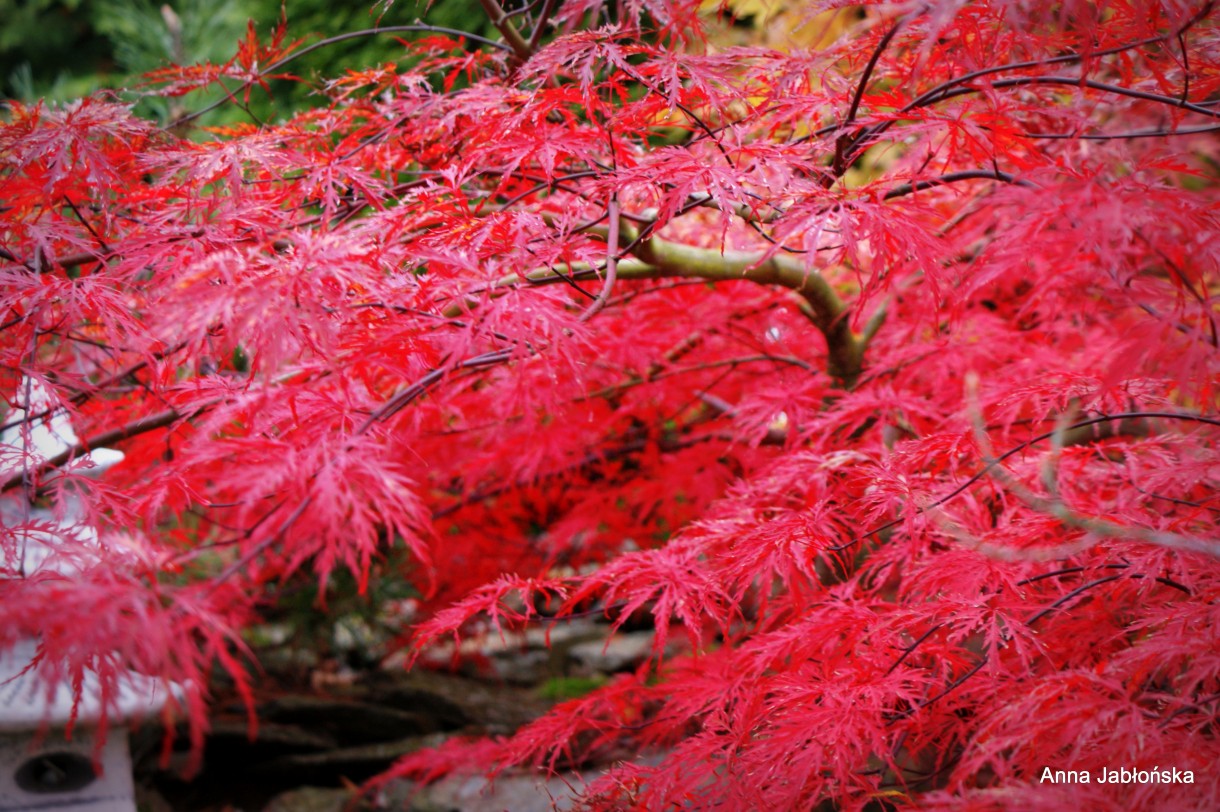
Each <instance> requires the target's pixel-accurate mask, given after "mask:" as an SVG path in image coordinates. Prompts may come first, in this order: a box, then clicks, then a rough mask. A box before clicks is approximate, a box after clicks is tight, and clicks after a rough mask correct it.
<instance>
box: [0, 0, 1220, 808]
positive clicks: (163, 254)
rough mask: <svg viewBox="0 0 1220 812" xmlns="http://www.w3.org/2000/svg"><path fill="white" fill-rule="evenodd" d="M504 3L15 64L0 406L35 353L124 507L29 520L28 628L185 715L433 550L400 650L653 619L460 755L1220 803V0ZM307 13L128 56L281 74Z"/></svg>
mask: <svg viewBox="0 0 1220 812" xmlns="http://www.w3.org/2000/svg"><path fill="white" fill-rule="evenodd" d="M484 5H485V6H486V7H487V8H488V9H489V11H490V12H491V14H492V16H493V18H495V19H497V20H498V21H499V28H500V29H501V32H502V34H503V39H502V41H501V42H499V43H490V42H480V41H478V40H477V39H475V38H469V39H464V40H459V39H455V38H451V37H450V36H441V35H434V36H431V37H429V38H426V39H422V40H417V41H415V42H414V43H412V44H410V45H408V46H406V47H407V50H408V52H409V58H408V59H405V60H404V61H403V62H402V63H401V64H398V65H394V64H387V65H384V66H381V67H377V68H373V69H367V70H359V71H352V72H350V73H349V74H348V75H346V76H343V77H338V78H335V79H334V80H333V81H332V82H330V83H329V84H327V85H325V88H324V90H325V92H324V94H322V95H319V96H318V97H317V98H318V100H317V105H316V107H315V108H314V109H311V110H308V111H306V112H303V113H301V114H299V115H296V116H294V117H292V118H290V119H288V120H285V121H279V122H269V123H261V124H258V125H257V126H256V125H254V124H251V125H247V126H237V127H232V128H228V129H224V130H216V131H213V132H211V133H201V132H198V131H195V132H193V133H192V132H191V125H190V122H189V121H187V122H178V123H177V124H176V126H174V127H171V128H168V129H166V128H161V127H158V126H155V125H154V124H152V123H150V122H148V121H145V120H141V119H139V118H137V117H134V116H133V115H132V113H131V110H130V109H129V107H127V106H125V105H123V104H120V103H117V102H115V101H113V100H112V99H109V98H103V97H95V98H90V99H85V100H82V101H80V102H77V103H73V104H69V105H61V106H55V105H50V104H39V105H33V106H26V105H21V104H16V103H11V104H10V107H9V111H8V113H7V114H6V115H5V117H4V119H3V123H2V124H0V189H2V190H3V191H2V193H0V201H2V202H0V258H2V260H0V261H2V262H3V266H2V268H0V331H2V332H0V357H2V359H3V368H2V371H0V376H2V377H0V394H2V396H3V397H4V399H5V401H6V402H7V403H8V404H9V407H10V411H9V418H8V419H7V423H6V428H10V429H11V428H14V427H15V426H20V427H21V432H22V433H24V434H25V435H26V436H29V434H30V431H31V430H33V429H34V428H36V427H37V426H39V425H41V424H42V423H44V422H45V421H46V420H47V418H48V415H47V410H46V409H43V410H41V411H39V410H34V411H33V413H30V414H24V416H21V414H20V413H17V412H15V411H13V408H14V407H19V406H20V405H21V404H23V403H25V402H26V401H25V399H24V398H25V397H26V395H27V394H28V393H29V392H30V391H31V389H32V388H33V384H34V383H36V384H38V385H40V386H41V387H44V388H45V389H46V391H48V392H50V393H51V396H52V398H53V402H54V403H56V404H58V405H60V406H62V407H63V408H64V409H66V410H67V412H68V413H69V414H70V415H71V418H72V420H73V423H74V425H75V428H76V432H77V434H78V435H79V436H80V438H82V440H81V442H80V444H78V446H77V447H75V448H73V449H71V450H70V451H69V452H67V453H65V454H63V455H60V456H59V457H54V458H51V459H44V458H40V457H37V456H33V455H29V454H26V453H24V452H23V451H22V446H21V444H18V445H15V446H14V445H10V446H8V447H6V448H5V449H4V450H3V451H2V452H0V453H2V454H3V462H4V467H5V468H6V469H7V470H8V471H9V474H8V475H7V478H6V481H5V482H4V483H3V487H4V490H5V498H6V499H7V500H8V504H9V505H10V507H11V506H12V505H19V504H22V503H25V504H29V503H36V504H38V505H41V506H43V507H49V508H50V509H52V510H61V511H62V510H63V509H64V505H65V503H66V502H68V501H70V500H69V497H68V494H69V493H70V492H73V491H74V492H76V494H77V496H76V497H74V498H75V499H76V500H78V501H79V502H80V503H81V508H80V509H83V510H84V511H85V513H86V515H87V516H88V518H89V521H90V522H91V523H92V524H93V525H94V526H96V527H97V528H98V532H99V534H100V538H99V540H98V541H97V542H96V544H94V543H92V542H89V541H88V539H87V534H73V533H68V534H67V536H66V537H65V538H64V539H63V540H62V541H61V542H57V546H58V551H57V553H56V555H57V556H58V557H59V558H60V559H64V560H67V559H70V560H72V561H74V562H75V564H74V565H73V566H72V567H64V566H59V567H52V566H47V567H43V568H39V569H34V570H33V571H30V570H29V569H28V568H23V567H22V566H20V562H19V557H18V555H17V549H18V547H19V546H20V545H21V544H22V540H23V538H24V537H25V536H26V535H28V534H29V533H30V532H32V531H35V530H39V529H42V530H46V529H48V524H47V521H46V520H45V519H33V518H31V519H30V520H28V521H22V520H9V521H8V522H7V526H6V527H5V528H4V530H3V534H2V536H0V539H2V543H3V546H4V552H5V556H4V558H5V562H6V564H5V573H4V581H3V584H2V589H3V593H2V598H0V600H2V603H0V643H5V644H11V643H12V642H13V641H14V640H15V639H16V638H18V637H20V636H28V635H40V637H41V642H42V646H43V648H42V651H43V652H44V654H45V659H44V660H43V662H42V663H41V665H40V667H41V668H42V669H43V670H44V672H45V673H47V674H50V675H56V674H58V675H64V676H67V677H70V676H71V675H72V674H74V673H78V672H79V670H80V669H82V668H90V669H97V670H99V671H101V672H102V674H103V676H104V677H108V678H112V677H114V675H115V674H117V673H118V669H121V668H134V669H138V670H140V671H143V672H146V673H150V674H154V675H159V676H161V677H164V678H166V679H173V680H177V681H179V682H186V683H189V685H190V686H191V688H192V689H193V693H191V694H190V696H189V697H188V699H189V701H188V703H187V704H188V707H187V708H186V710H187V711H188V712H189V714H190V716H191V718H192V719H193V720H194V722H195V725H196V731H197V732H198V730H199V727H200V725H202V724H203V720H204V717H205V715H206V705H205V699H206V697H205V693H204V692H205V690H206V685H207V678H206V675H207V674H208V673H209V671H210V669H211V668H212V666H213V665H214V664H216V663H217V662H219V663H220V664H221V665H223V666H224V667H226V668H228V669H229V670H230V671H232V672H233V673H234V674H235V675H237V676H238V677H241V675H242V671H243V665H242V664H241V658H242V656H243V655H242V653H241V650H240V643H239V641H240V637H239V633H240V632H241V630H242V629H243V628H244V627H246V626H248V625H249V624H251V623H253V622H256V621H257V619H258V617H259V615H260V612H261V611H262V610H264V609H265V608H266V606H267V604H268V603H270V602H273V601H274V599H275V595H276V588H275V587H276V585H277V584H279V583H282V581H283V579H285V578H286V577H288V576H289V575H290V574H292V573H294V572H296V573H301V572H309V573H314V574H316V577H317V578H319V579H321V581H323V582H325V581H326V579H327V577H328V575H329V574H331V573H332V572H334V571H335V569H336V568H346V569H349V570H351V571H352V572H354V573H355V574H357V576H358V578H359V579H364V578H365V577H367V574H368V572H369V571H370V568H371V567H372V568H374V569H376V568H382V569H384V568H385V567H387V566H388V563H387V562H388V561H389V560H399V559H405V560H406V562H407V563H406V564H405V565H403V566H402V568H401V571H400V572H397V573H393V574H392V577H396V578H400V579H405V580H406V581H408V582H410V583H411V584H414V585H415V586H416V587H417V588H418V590H419V592H420V594H421V595H422V596H423V597H422V600H421V612H422V615H421V619H420V624H419V625H417V626H416V627H415V628H413V629H404V642H405V641H407V640H409V641H410V643H409V645H410V646H412V647H413V648H414V649H415V650H418V647H421V646H425V645H428V644H429V643H431V642H434V641H437V640H446V639H450V637H451V636H452V635H458V636H462V637H465V636H467V635H470V634H477V633H480V631H483V632H485V631H487V630H488V629H492V628H494V627H495V626H496V625H497V624H498V625H500V626H502V627H506V628H507V627H520V626H524V625H528V624H530V623H533V622H535V621H536V619H537V615H538V614H539V613H546V614H552V615H553V614H556V613H558V614H559V615H564V614H570V613H572V612H577V611H579V612H587V611H590V610H593V611H599V612H600V611H604V612H605V613H606V614H607V615H608V616H609V617H610V618H612V619H613V620H614V621H615V622H616V623H617V622H624V621H626V620H627V619H628V618H632V622H633V623H640V622H642V619H651V621H652V622H654V623H655V626H656V628H657V630H658V636H657V651H656V657H655V659H654V660H653V661H651V662H650V663H649V664H648V665H647V666H645V667H643V668H642V669H641V670H640V671H639V672H638V673H636V674H634V675H624V676H622V677H620V678H619V679H618V680H616V681H614V682H612V683H610V684H609V685H608V686H606V687H604V688H603V689H601V690H599V691H596V692H595V693H593V694H591V695H589V696H588V697H586V698H583V699H580V700H577V701H574V702H571V703H568V704H565V705H561V706H559V707H558V708H557V709H556V710H555V711H554V712H553V713H552V714H551V715H549V716H547V717H544V718H543V719H541V720H539V721H538V722H536V723H535V724H533V725H531V726H529V727H527V728H525V729H523V730H522V731H520V732H519V733H518V734H517V735H516V736H515V737H513V738H511V739H509V740H506V741H500V742H491V743H484V744H481V745H471V747H470V749H469V751H468V753H467V755H470V754H474V755H476V756H478V757H479V758H481V759H485V760H487V759H490V762H491V763H493V764H496V765H504V764H509V763H541V764H543V765H546V766H554V767H561V766H563V765H565V764H572V763H581V762H601V763H606V762H612V761H614V760H615V759H620V760H621V759H626V760H623V761H620V762H619V763H618V765H617V766H616V767H614V768H613V769H612V770H610V771H609V772H608V773H606V775H605V777H604V778H603V779H601V780H600V781H599V782H598V783H596V784H595V785H593V786H591V787H589V788H588V799H589V803H590V804H591V805H592V806H593V807H594V808H604V809H623V808H640V809H663V808H669V807H670V806H671V805H677V806H682V807H683V808H717V809H777V810H779V809H810V808H812V807H815V806H816V808H818V809H831V808H843V809H861V808H865V807H866V806H867V805H868V804H869V803H870V801H874V802H875V801H876V800H877V799H884V802H885V803H887V804H892V805H895V806H904V805H907V804H910V803H918V804H919V806H920V808H925V809H932V808H962V809H966V808H969V809H981V808H1022V809H1029V808H1035V807H1036V808H1046V809H1060V808H1062V809H1072V810H1075V809H1081V808H1105V807H1111V808H1112V807H1114V806H1115V805H1121V806H1125V807H1130V808H1135V807H1141V808H1149V809H1151V808H1167V806H1166V805H1168V806H1172V807H1173V808H1178V809H1188V808H1189V809H1200V810H1212V809H1215V808H1216V807H1217V805H1218V804H1220V770H1217V769H1216V767H1215V765H1216V763H1217V761H1218V760H1220V742H1218V741H1217V735H1218V734H1217V730H1218V728H1217V708H1218V705H1220V646H1218V642H1220V566H1218V562H1217V556H1218V555H1220V543H1218V542H1217V541H1216V525H1217V521H1216V520H1217V515H1218V512H1220V497H1218V496H1217V490H1216V485H1217V481H1218V480H1220V458H1218V457H1217V454H1216V450H1215V443H1216V440H1217V426H1220V417H1217V411H1216V406H1217V391H1216V388H1215V385H1214V384H1215V375H1216V369H1217V326H1216V319H1217V312H1216V296H1217V291H1218V287H1217V285H1218V284H1220V280H1218V277H1217V271H1218V270H1220V211H1218V209H1217V193H1216V190H1217V185H1216V182H1215V176H1216V168H1217V160H1218V157H1220V150H1217V142H1216V140H1214V139H1215V133H1216V131H1217V130H1218V129H1220V121H1218V120H1220V35H1218V32H1217V28H1216V25H1215V22H1214V19H1215V17H1216V16H1217V12H1215V11H1214V10H1213V8H1212V4H1211V3H1201V2H1194V1H1191V2H1187V1H1183V2H1178V1H1177V0H1175V1H1174V2H1164V3H1154V2H1141V1H1140V0H1126V1H1124V0H1115V1H1114V2H1108V3H1100V4H1097V3H1086V2H1077V1H1076V0H1069V1H1068V2H1055V3H1052V2H1046V1H1045V0H1028V1H1027V2H1020V3H1007V2H998V0H997V2H991V3H973V4H962V3H958V2H945V1H942V0H937V1H936V2H930V3H924V4H920V3H900V4H896V5H880V6H872V5H870V6H867V7H864V8H863V9H850V10H842V11H837V12H827V11H826V10H827V9H828V8H829V9H833V8H834V7H838V6H839V5H840V4H839V3H833V2H831V3H816V2H815V3H810V4H808V7H807V8H803V7H793V6H792V4H789V5H788V6H787V7H784V16H783V17H782V18H781V19H782V22H783V26H785V27H786V28H787V29H790V30H791V31H793V32H795V34H794V37H793V40H792V42H790V43H788V44H786V45H785V44H783V43H781V42H778V41H776V42H773V43H771V46H773V47H763V46H761V45H756V44H746V45H734V44H732V43H733V41H734V40H733V39H732V38H731V37H730V36H729V35H728V34H727V33H726V31H729V28H728V26H727V15H728V13H729V10H728V8H727V7H726V8H725V9H719V10H717V9H716V8H715V7H714V4H700V3H697V2H686V1H680V0H627V2H622V3H619V4H612V6H614V8H608V7H607V8H604V7H603V4H601V3H600V2H591V0H573V1H572V2H563V3H555V2H551V0H547V2H545V3H543V4H542V6H541V8H537V4H535V7H533V9H532V11H531V12H530V14H518V15H512V16H508V17H507V18H504V17H503V15H501V14H500V13H499V12H502V11H504V10H503V9H501V8H500V7H499V6H498V5H497V3H495V2H494V0H485V2H484ZM729 5H732V4H729ZM703 6H707V7H706V8H704V7H703ZM822 12H826V13H822ZM531 15H533V16H531ZM539 15H541V16H542V17H543V18H544V19H543V21H539V20H538V19H537V17H538V16H539ZM732 30H733V31H738V32H740V31H741V29H740V28H735V29H732ZM770 30H771V31H772V33H773V34H774V33H775V32H774V27H772V29H770ZM740 39H741V38H739V40H740ZM744 39H745V40H746V41H750V42H753V40H752V39H751V38H750V37H748V36H747V37H745V38H744ZM293 47H294V46H293V45H290V44H289V41H288V39H286V38H284V37H283V33H282V32H279V33H278V34H277V35H276V36H275V37H274V38H273V39H272V40H270V41H269V42H260V41H259V40H258V39H257V38H256V37H254V36H253V34H252V35H251V38H250V40H249V41H247V42H246V43H244V44H243V45H242V47H241V50H240V52H239V54H238V56H237V57H235V58H234V60H233V61H232V62H230V63H228V64H226V65H205V66H196V67H192V68H172V69H168V70H165V71H160V72H158V73H157V74H155V75H154V76H152V77H150V85H148V86H146V87H145V88H144V92H158V93H163V94H167V95H181V94H185V93H188V92H189V91H191V89H192V88H194V87H197V86H205V85H208V84H214V83H216V82H223V83H226V86H227V87H228V88H229V89H230V91H231V96H230V102H231V103H233V104H239V105H240V104H244V103H245V102H244V99H246V98H249V97H250V95H251V91H252V92H253V94H258V93H261V92H263V91H262V90H260V89H259V85H263V86H264V87H266V86H268V85H266V84H265V80H266V79H267V78H268V77H270V76H272V75H280V74H284V73H286V72H287V71H288V70H289V67H290V66H289V65H288V63H287V61H286V60H285V57H286V56H288V55H289V54H290V53H291V51H292V48H293ZM189 98H190V97H189V96H188V97H187V100H188V101H189ZM186 134H191V135H193V137H194V140H186V139H185V138H184V137H183V136H184V135H186ZM14 415H18V416H17V417H16V418H14ZM99 446H109V447H114V448H117V449H120V450H122V451H123V452H125V453H126V455H127V456H126V459H125V460H124V462H123V463H122V464H120V465H118V466H117V467H115V468H112V469H110V470H108V471H106V472H105V474H104V475H103V476H101V477H100V478H98V479H97V480H88V479H85V478H84V476H83V475H84V473H85V472H84V471H83V470H82V466H81V464H80V463H79V462H78V460H79V457H80V456H81V455H82V454H83V453H84V452H85V451H86V450H88V449H89V448H91V447H99ZM14 471H16V473H14ZM10 513H13V510H10ZM21 513H22V511H16V513H13V515H20V514H21ZM394 547H399V548H402V549H406V550H407V551H409V555H407V556H399V557H398V558H397V559H386V558H385V556H386V553H387V551H388V550H390V549H392V548H394ZM86 548H88V549H86ZM54 560H55V557H53V559H52V561H54ZM382 575H383V577H386V576H387V573H384V572H383V573H382ZM671 641H672V642H679V641H685V642H684V643H683V645H684V646H685V649H686V650H687V652H688V653H678V654H674V653H672V652H668V653H667V652H666V646H667V645H668V643H669V642H671ZM680 648H681V647H680ZM641 751H643V752H648V753H651V754H653V757H652V758H651V760H650V761H648V762H646V764H648V765H650V766H644V764H645V763H644V762H641V763H635V762H632V761H631V760H630V755H631V754H633V753H635V752H641ZM461 758H462V752H461V748H460V747H458V748H454V747H451V748H449V749H448V750H446V751H443V752H441V753H438V754H429V755H424V756H417V757H414V758H412V759H409V760H408V761H407V762H404V763H403V764H402V765H400V768H399V772H400V773H403V774H418V773H420V772H421V771H433V770H434V769H435V768H437V766H438V765H442V766H443V764H444V763H448V762H447V761H446V760H447V759H448V760H449V761H452V762H456V761H460V760H461ZM1048 766H1049V767H1051V768H1053V769H1076V770H1090V771H1094V775H1095V776H1096V775H1098V774H1099V773H1098V772H1097V771H1099V770H1101V769H1102V768H1114V769H1117V768H1120V767H1126V768H1128V769H1142V770H1149V769H1153V768H1158V769H1161V770H1167V769H1170V768H1175V767H1176V768H1178V769H1179V770H1192V771H1193V778H1194V783H1193V784H1189V785H1173V786H1168V785H1159V784H1130V785H1119V786H1114V785H1113V784H1107V785H1101V784H1097V783H1093V784H1083V785H1063V784H1053V783H1050V782H1043V781H1041V780H1040V776H1041V775H1042V771H1043V768H1044V767H1048ZM1095 780H1096V779H1095ZM1090 805H1091V806H1090ZM868 808H880V807H877V806H871V807H868Z"/></svg>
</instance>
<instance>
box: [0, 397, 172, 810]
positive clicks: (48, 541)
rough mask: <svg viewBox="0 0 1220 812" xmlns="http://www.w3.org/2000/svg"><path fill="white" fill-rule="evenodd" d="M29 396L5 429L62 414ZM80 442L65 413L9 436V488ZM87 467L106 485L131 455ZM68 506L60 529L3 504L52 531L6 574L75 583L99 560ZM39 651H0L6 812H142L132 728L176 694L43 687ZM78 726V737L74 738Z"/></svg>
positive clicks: (126, 679)
mask: <svg viewBox="0 0 1220 812" xmlns="http://www.w3.org/2000/svg"><path fill="white" fill-rule="evenodd" d="M27 393H28V401H27V402H25V403H24V404H23V405H21V406H18V407H17V408H14V409H10V410H9V412H8V414H7V415H5V416H4V418H3V422H4V423H14V422H17V421H20V420H21V419H22V418H24V417H25V416H26V415H27V414H30V415H38V414H40V413H42V412H46V411H47V410H48V409H49V408H52V403H51V399H50V397H49V395H48V394H47V392H46V390H45V389H44V388H43V387H42V386H41V385H40V384H38V383H37V382H34V381H30V380H28V379H26V380H23V381H22V383H21V385H20V388H19V390H18V393H17V395H18V398H19V399H21V398H23V396H24V395H26V394H27ZM77 442H78V441H77V437H76V433H75V432H74V431H73V430H72V425H71V423H70V422H69V420H68V415H67V412H66V411H64V410H63V409H62V408H60V409H56V410H55V411H53V412H52V413H51V414H50V415H49V416H46V417H41V418H37V419H35V420H34V421H32V423H31V425H28V426H23V425H16V426H13V427H12V428H9V429H6V430H5V431H4V432H3V433H0V479H8V478H9V477H11V476H13V475H14V474H17V473H20V472H22V471H23V470H28V469H29V468H32V467H35V466H37V465H39V464H41V463H42V462H44V461H45V460H47V459H49V458H51V457H54V456H55V455H57V454H60V453H62V452H63V451H65V450H67V449H69V448H72V447H73V446H75V445H76V444H77ZM79 459H80V461H81V462H84V463H85V464H84V465H80V464H79V463H78V464H77V466H79V468H78V470H81V472H82V473H86V474H88V475H91V476H97V475H100V474H101V473H102V472H103V471H105V470H106V469H107V468H109V467H111V466H112V465H114V464H116V463H117V462H119V461H121V460H122V459H123V454H122V452H119V451H115V450H113V449H108V448H99V449H93V450H91V451H90V452H89V453H88V454H84V455H82V456H81V457H80V458H79ZM77 466H74V468H75V467H77ZM82 469H83V470H82ZM66 498H67V504H66V505H64V506H63V510H62V511H61V517H60V518H59V519H58V520H57V519H56V518H55V514H54V512H53V511H49V510H45V509H40V508H30V507H29V506H28V504H26V503H25V500H24V498H23V497H20V496H18V497H15V498H14V497H9V498H7V499H3V500H0V521H3V522H5V523H9V522H13V523H22V524H24V523H25V522H27V521H29V520H30V519H31V518H32V519H36V520H40V521H42V522H43V523H44V524H45V525H46V526H49V527H51V528H52V529H50V530H39V531H30V532H26V533H23V534H22V535H21V537H20V538H19V539H18V540H17V544H16V545H15V550H16V554H17V555H18V556H19V557H20V558H19V560H18V561H16V562H11V561H8V560H4V558H3V557H4V553H3V552H2V551H0V561H2V563H3V564H4V565H5V566H4V569H5V570H6V571H10V572H12V571H16V573H17V575H16V577H25V576H28V575H29V574H31V573H32V572H34V571H36V570H38V569H50V570H52V571H55V572H58V573H60V574H62V575H65V576H67V577H72V576H73V575H74V574H75V573H76V572H77V571H78V567H79V566H81V565H82V564H85V563H91V562H92V561H96V560H97V557H98V555H99V549H98V537H97V531H96V530H95V529H94V528H93V527H91V526H89V525H88V524H87V523H85V522H84V521H83V520H82V519H81V517H80V516H79V511H78V510H77V506H76V504H75V497H74V496H73V495H72V494H71V493H70V492H69V493H68V494H67V495H66ZM56 528H57V529H58V532H56ZM65 539H71V545H72V547H73V548H74V549H73V555H72V556H58V555H54V554H53V552H54V549H55V547H57V546H62V542H63V541H64V540H65ZM57 542H58V543H57ZM37 652H38V641H37V640H36V639H25V640H19V641H17V642H16V644H15V645H13V646H12V647H10V648H9V649H8V650H6V651H0V812H18V810H20V812H31V811H32V810H53V812H136V804H135V791H134V787H133V784H132V777H131V757H130V754H129V752H128V744H127V727H126V724H127V721H128V720H129V719H132V718H143V717H148V716H152V715H154V714H156V713H157V712H158V711H160V710H161V708H162V707H163V706H164V705H165V703H166V701H167V700H168V699H169V698H170V697H169V695H168V692H167V690H166V688H165V687H164V686H163V685H162V684H161V683H159V682H158V681H156V680H153V679H150V678H149V677H145V676H143V675H140V674H136V673H134V672H127V673H126V674H124V675H122V676H121V677H120V678H119V680H118V684H117V685H116V686H114V688H113V689H112V691H111V693H110V695H109V697H104V695H103V692H102V690H101V681H100V678H99V677H98V675H97V674H96V673H94V672H92V671H86V672H85V673H84V675H83V679H82V681H81V684H80V690H79V693H76V692H74V690H73V687H72V685H71V684H69V683H68V682H60V683H55V684H48V683H47V682H45V681H43V679H42V678H41V676H40V673H39V669H38V668H37V667H36V666H35V665H34V659H35V656H36V655H37ZM174 693H175V694H180V691H177V690H175V691H174ZM106 699H108V700H109V701H108V702H107V701H106ZM103 712H104V713H105V715H106V717H107V720H108V722H109V726H108V730H107V732H106V737H105V743H104V744H103V745H102V747H101V748H100V750H99V749H98V747H97V736H98V733H97V730H96V723H97V722H98V720H99V719H100V718H101V716H102V715H103ZM69 723H71V724H72V733H71V738H68V736H67V733H66V730H67V727H68V725H69Z"/></svg>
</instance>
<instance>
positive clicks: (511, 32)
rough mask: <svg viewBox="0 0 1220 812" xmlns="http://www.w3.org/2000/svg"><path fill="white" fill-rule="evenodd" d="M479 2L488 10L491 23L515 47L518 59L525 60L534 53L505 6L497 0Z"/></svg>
mask: <svg viewBox="0 0 1220 812" xmlns="http://www.w3.org/2000/svg"><path fill="white" fill-rule="evenodd" d="M479 4H480V5H481V6H483V11H485V12H487V18H488V19H489V20H491V24H492V25H494V26H495V27H496V30H497V31H499V32H500V34H501V35H502V36H503V37H504V41H505V42H507V43H508V45H509V47H510V48H512V49H513V55H514V56H515V57H516V58H517V59H518V61H521V62H524V61H525V60H527V59H529V58H530V57H531V56H533V55H534V49H533V48H531V47H530V44H529V43H528V42H526V41H525V38H524V37H523V36H521V32H520V31H518V30H517V26H515V25H513V21H512V19H511V18H510V17H509V16H508V14H506V13H505V12H504V8H503V6H501V5H500V4H499V3H498V2H497V0H479Z"/></svg>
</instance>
